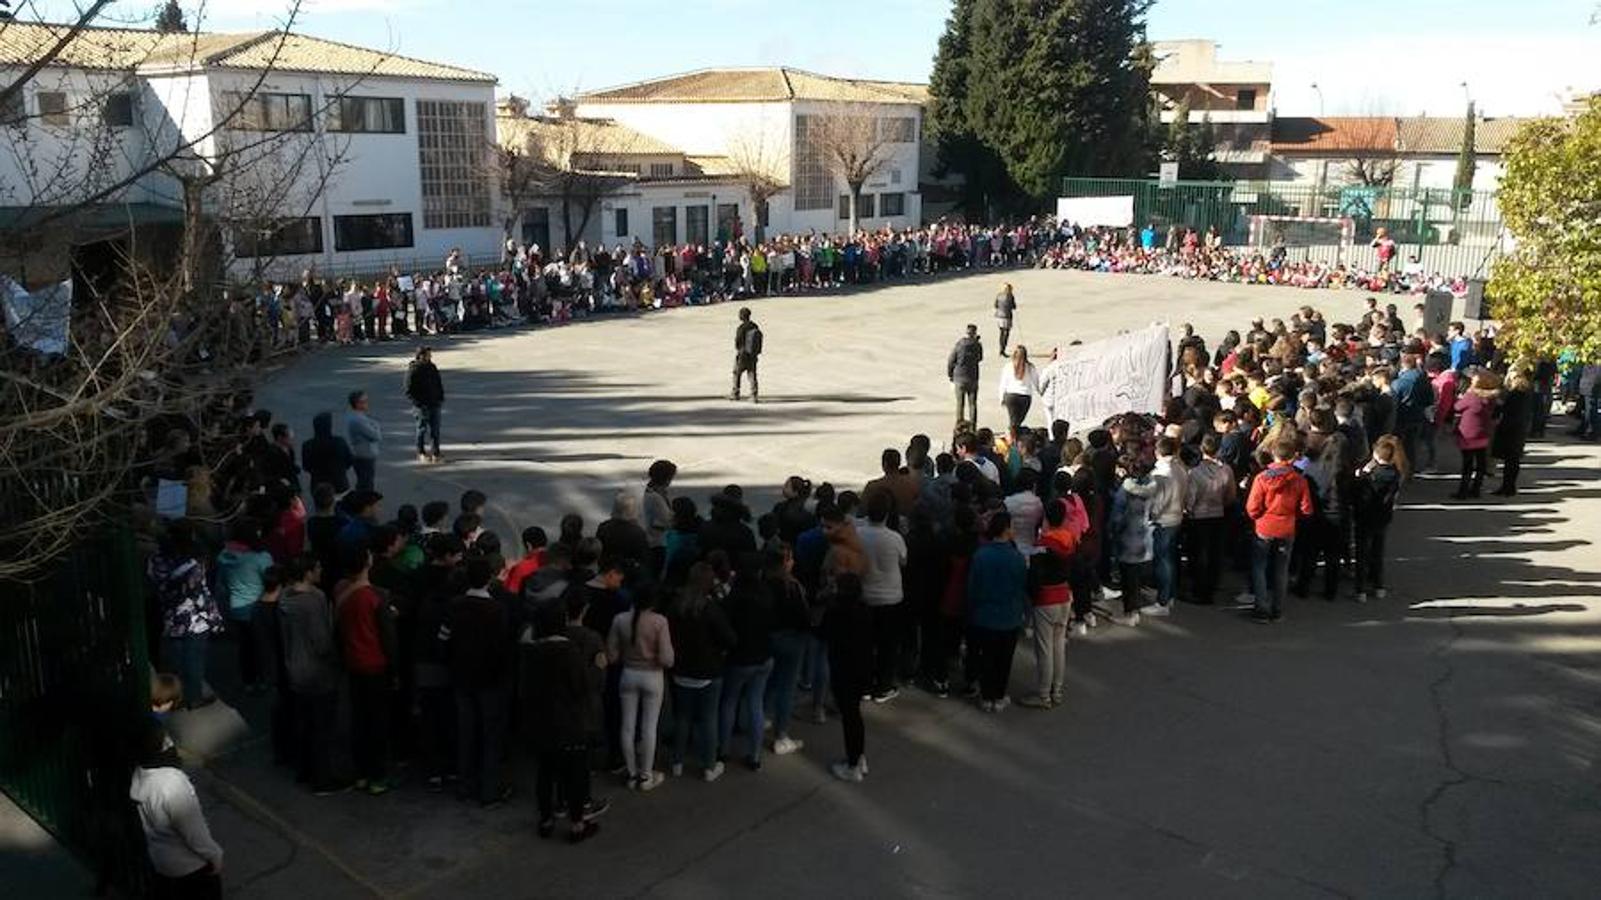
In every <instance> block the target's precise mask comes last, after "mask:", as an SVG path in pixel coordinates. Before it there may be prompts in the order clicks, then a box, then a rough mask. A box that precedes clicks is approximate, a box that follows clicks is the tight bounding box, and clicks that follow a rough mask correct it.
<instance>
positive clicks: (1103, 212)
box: [1056, 196, 1134, 228]
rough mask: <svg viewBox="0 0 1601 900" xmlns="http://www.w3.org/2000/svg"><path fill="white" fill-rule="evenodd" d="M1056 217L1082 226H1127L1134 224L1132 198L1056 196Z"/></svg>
mask: <svg viewBox="0 0 1601 900" xmlns="http://www.w3.org/2000/svg"><path fill="white" fill-rule="evenodd" d="M1056 218H1057V220H1058V221H1062V222H1071V223H1073V224H1074V225H1078V226H1080V227H1083V228H1093V227H1095V226H1100V225H1104V226H1108V227H1112V228H1127V227H1129V226H1130V225H1133V224H1134V198H1133V197H1132V196H1124V197H1057V198H1056Z"/></svg>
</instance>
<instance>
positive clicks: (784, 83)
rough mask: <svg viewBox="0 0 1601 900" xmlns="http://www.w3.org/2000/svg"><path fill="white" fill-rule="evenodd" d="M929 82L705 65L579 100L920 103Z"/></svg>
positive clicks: (592, 101)
mask: <svg viewBox="0 0 1601 900" xmlns="http://www.w3.org/2000/svg"><path fill="white" fill-rule="evenodd" d="M927 99H928V86H927V85H923V84H913V83H910V82H902V81H868V80H863V79H858V78H835V77H833V76H830V75H819V74H817V73H815V72H807V71H804V70H801V69H791V68H787V67H783V66H775V67H767V68H758V69H701V70H699V71H695V72H685V73H683V74H680V75H669V76H667V77H665V78H655V79H651V80H650V81H640V82H635V83H634V84H625V85H620V86H618V87H613V88H603V89H601V90H598V91H590V92H588V93H585V94H580V95H579V96H578V101H579V102H580V103H782V102H787V101H790V100H834V101H842V102H849V103H918V104H921V103H923V102H924V101H926V100H927Z"/></svg>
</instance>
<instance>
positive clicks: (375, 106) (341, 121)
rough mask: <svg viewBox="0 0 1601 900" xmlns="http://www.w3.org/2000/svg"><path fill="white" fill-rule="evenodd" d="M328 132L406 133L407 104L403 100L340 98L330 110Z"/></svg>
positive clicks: (397, 98)
mask: <svg viewBox="0 0 1601 900" xmlns="http://www.w3.org/2000/svg"><path fill="white" fill-rule="evenodd" d="M328 130H329V131H341V132H345V133H347V134H350V133H357V134H405V133H406V101H404V100H402V99H400V98H399V97H340V98H339V100H338V102H336V103H334V104H333V106H332V107H331V108H330V109H329V110H328Z"/></svg>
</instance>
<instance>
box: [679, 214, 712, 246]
mask: <svg viewBox="0 0 1601 900" xmlns="http://www.w3.org/2000/svg"><path fill="white" fill-rule="evenodd" d="M710 218H711V216H710V215H709V213H708V211H707V209H706V207H704V206H686V207H684V237H685V239H686V240H688V241H689V242H690V243H691V244H705V243H709V242H710V241H709V240H708V238H709V235H708V234H707V225H708V222H709V220H710Z"/></svg>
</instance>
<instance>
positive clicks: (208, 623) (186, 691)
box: [147, 519, 222, 709]
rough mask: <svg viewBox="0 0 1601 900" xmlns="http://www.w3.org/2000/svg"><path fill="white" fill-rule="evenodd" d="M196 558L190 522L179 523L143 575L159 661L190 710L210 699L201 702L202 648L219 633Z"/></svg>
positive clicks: (203, 570) (202, 565)
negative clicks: (156, 622)
mask: <svg viewBox="0 0 1601 900" xmlns="http://www.w3.org/2000/svg"><path fill="white" fill-rule="evenodd" d="M202 555H203V551H202V550H201V548H200V539H199V535H198V534H197V533H196V530H195V526H194V523H193V522H192V521H190V520H189V519H179V520H178V521H176V522H173V523H172V524H171V525H169V526H167V533H166V535H165V536H164V537H163V538H162V541H161V546H160V548H159V549H158V550H157V552H156V555H155V556H153V557H151V559H150V563H149V567H148V570H147V574H148V576H149V578H150V582H151V585H152V587H153V588H154V590H155V595H156V599H157V602H158V603H159V604H160V607H161V635H162V656H163V657H164V659H165V661H166V665H167V667H169V668H173V669H176V670H177V672H178V677H179V678H180V679H182V681H183V695H184V702H185V703H186V705H188V707H189V708H191V709H193V708H195V707H197V706H204V705H205V704H206V703H208V702H210V699H215V698H210V699H208V698H206V697H205V687H206V643H207V641H208V640H209V639H210V638H211V636H212V635H214V634H217V633H219V632H221V631H222V614H221V613H220V612H219V611H218V610H217V604H216V601H215V600H213V599H212V594H211V587H210V582H209V580H208V579H207V578H206V565H205V563H204V562H203V561H202Z"/></svg>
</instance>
